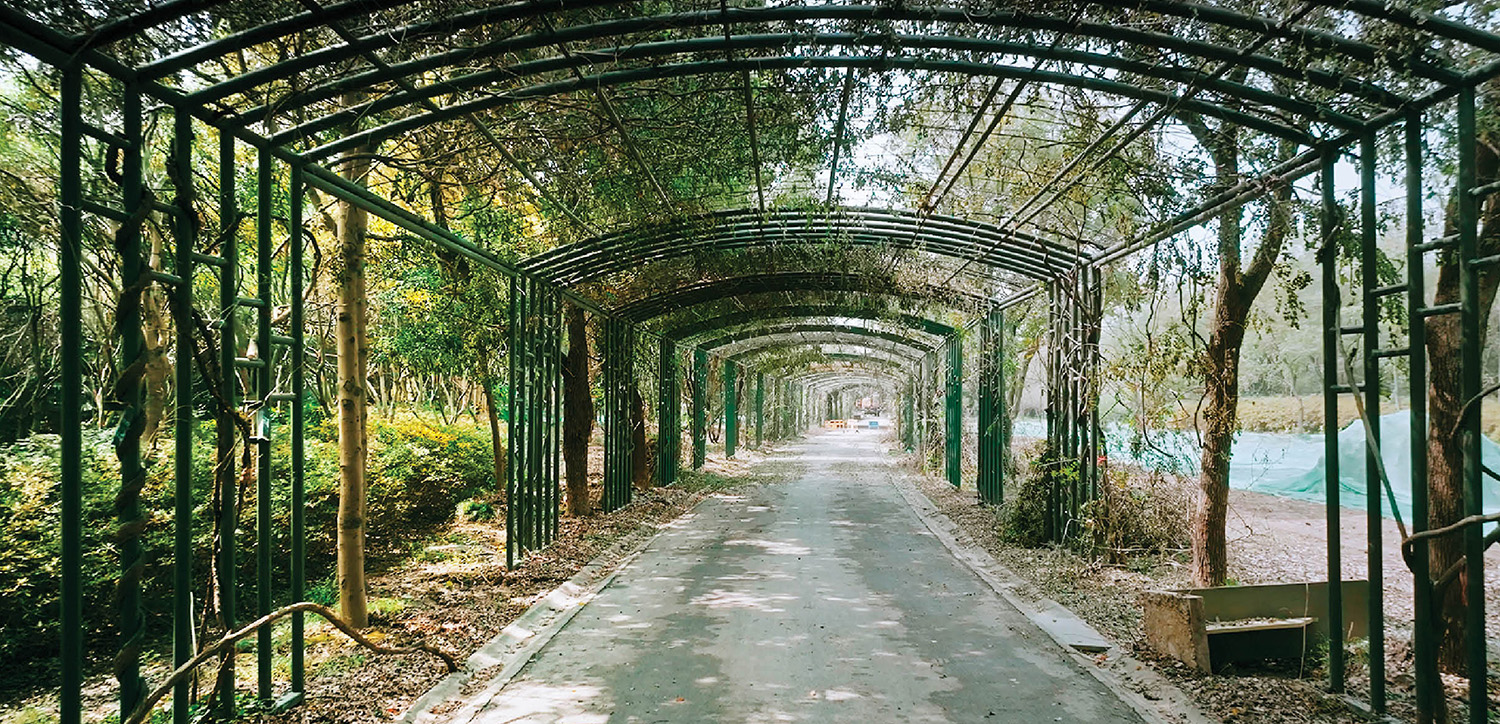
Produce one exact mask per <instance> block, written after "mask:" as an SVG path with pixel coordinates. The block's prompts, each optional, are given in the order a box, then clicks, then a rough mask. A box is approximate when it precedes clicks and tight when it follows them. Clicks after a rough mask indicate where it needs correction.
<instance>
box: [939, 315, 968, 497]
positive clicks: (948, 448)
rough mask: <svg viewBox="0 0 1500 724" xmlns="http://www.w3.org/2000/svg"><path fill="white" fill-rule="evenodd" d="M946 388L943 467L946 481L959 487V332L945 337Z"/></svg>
mask: <svg viewBox="0 0 1500 724" xmlns="http://www.w3.org/2000/svg"><path fill="white" fill-rule="evenodd" d="M944 347H945V349H946V351H947V357H948V364H947V367H946V371H947V381H948V386H947V391H946V392H945V394H944V395H943V411H944V414H943V432H944V440H945V443H944V446H943V460H944V465H943V470H944V474H945V476H946V477H947V479H948V484H949V485H952V486H953V487H955V488H957V487H959V484H960V483H962V482H963V474H964V470H963V447H964V343H963V338H962V337H961V336H958V335H955V336H953V337H949V338H948V342H947V344H946V345H944Z"/></svg>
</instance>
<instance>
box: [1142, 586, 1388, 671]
mask: <svg viewBox="0 0 1500 724" xmlns="http://www.w3.org/2000/svg"><path fill="white" fill-rule="evenodd" d="M1342 589H1343V595H1344V601H1343V611H1344V635H1345V639H1346V640H1347V639H1354V638H1363V637H1365V636H1367V635H1368V631H1369V625H1368V622H1369V618H1368V610H1369V609H1368V608H1367V602H1368V601H1369V596H1370V585H1369V582H1367V581H1344V582H1343V585H1342ZM1141 606H1142V609H1143V612H1142V613H1143V615H1142V619H1141V625H1142V628H1143V629H1144V633H1145V639H1146V645H1147V647H1149V648H1150V649H1151V650H1153V651H1155V652H1156V653H1158V654H1161V655H1162V656H1167V657H1170V658H1174V659H1177V660H1178V661H1181V662H1183V663H1185V664H1187V665H1188V666H1190V667H1192V668H1193V669H1196V670H1197V671H1200V672H1203V673H1209V672H1212V671H1214V670H1217V669H1220V668H1223V667H1224V666H1226V665H1229V664H1233V663H1239V662H1245V661H1263V660H1266V659H1283V658H1298V657H1302V656H1306V655H1307V654H1308V653H1310V652H1311V651H1313V650H1314V649H1315V648H1316V647H1317V645H1318V644H1320V643H1321V642H1324V641H1327V640H1328V584H1327V583H1324V582H1321V581H1320V582H1313V583H1282V584H1272V585H1263V586H1221V587H1218V588H1185V589H1176V590H1167V591H1147V592H1146V593H1143V594H1141Z"/></svg>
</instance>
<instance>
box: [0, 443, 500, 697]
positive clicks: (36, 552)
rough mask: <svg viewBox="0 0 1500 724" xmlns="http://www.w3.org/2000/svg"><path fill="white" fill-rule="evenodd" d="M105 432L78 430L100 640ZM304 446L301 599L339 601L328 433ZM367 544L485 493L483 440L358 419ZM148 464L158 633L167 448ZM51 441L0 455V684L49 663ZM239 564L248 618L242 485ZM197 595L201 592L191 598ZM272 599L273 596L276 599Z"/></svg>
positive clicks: (112, 463) (488, 458)
mask: <svg viewBox="0 0 1500 724" xmlns="http://www.w3.org/2000/svg"><path fill="white" fill-rule="evenodd" d="M287 431H288V428H287V427H285V426H276V427H274V428H273V433H272V434H273V438H272V476H271V479H272V481H273V485H272V510H273V513H272V515H273V518H272V531H273V534H272V540H271V545H272V546H273V548H274V550H273V551H272V554H271V555H272V560H274V561H276V562H277V568H276V569H275V576H276V580H277V582H278V585H285V580H286V579H285V568H284V566H285V563H284V562H285V561H286V560H288V558H289V556H290V550H291V490H290V486H289V485H288V484H287V481H289V480H291V440H290V437H289V436H288V435H287ZM111 432H112V431H108V430H93V429H89V430H85V438H84V442H85V444H84V460H83V476H84V480H83V488H84V510H83V536H84V537H83V551H84V560H83V581H84V591H83V595H84V612H85V620H86V626H87V628H88V633H89V637H88V638H89V640H91V641H95V642H101V643H108V642H111V641H112V640H113V639H112V637H111V636H109V635H108V634H109V633H110V632H111V631H112V630H113V629H114V628H115V622H116V620H117V618H118V614H117V613H116V611H115V608H114V606H113V603H112V601H113V597H114V591H115V587H116V585H117V582H118V580H119V573H118V570H117V569H118V567H119V565H120V564H119V555H118V552H117V551H118V549H117V548H116V545H115V542H114V533H115V529H116V527H117V524H116V522H115V517H114V516H115V513H114V496H115V494H116V492H117V491H118V490H119V484H120V483H119V465H118V462H117V461H116V458H115V454H114V450H113V448H112V447H111V446H110V435H111ZM309 433H310V434H309V435H308V436H307V440H306V445H305V449H306V455H305V457H304V461H305V463H304V465H305V467H304V469H305V472H306V478H305V480H306V487H305V490H306V504H305V505H304V507H303V510H304V514H305V518H306V536H305V538H304V540H305V542H306V545H307V570H308V578H309V580H310V581H315V582H316V583H314V584H313V585H312V586H311V588H310V590H309V591H308V598H309V599H310V600H313V601H316V602H319V603H323V604H325V605H331V604H332V603H334V602H335V601H336V600H337V586H336V582H335V581H334V580H333V577H332V575H331V573H330V570H331V568H332V564H333V553H334V534H335V530H336V526H335V523H336V520H337V512H338V470H339V467H338V446H337V442H336V437H337V436H336V434H335V431H334V429H333V427H332V424H331V421H329V422H325V423H324V424H322V425H320V426H318V427H315V428H310V430H309ZM370 433H371V437H372V440H371V451H370V465H369V472H368V475H369V483H370V488H369V498H368V506H369V536H370V538H371V540H372V541H373V542H377V543H378V542H379V541H381V540H389V541H394V540H399V539H403V538H406V537H409V536H410V534H411V532H412V531H413V530H420V529H421V528H422V527H430V526H432V525H435V524H438V523H441V522H443V521H445V520H447V519H449V517H450V516H452V515H453V512H454V510H455V507H456V506H457V504H458V502H459V501H460V500H464V499H466V498H477V497H482V496H483V495H484V494H486V493H489V492H492V491H493V490H494V485H495V484H494V467H493V457H492V453H491V448H490V440H489V434H488V430H484V429H481V428H475V427H465V426H461V425H439V424H434V423H430V422H426V421H423V420H420V419H418V418H415V417H411V416H402V417H397V418H396V419H393V420H387V419H382V418H374V419H372V420H371V421H370ZM213 437H214V430H213V426H212V425H198V426H197V430H196V434H195V436H194V440H193V485H192V491H191V493H190V494H191V496H192V500H193V504H194V514H193V521H194V523H193V550H194V551H195V556H196V557H195V560H194V561H193V562H192V565H193V567H194V570H195V571H199V572H203V571H207V570H208V558H207V557H208V555H209V551H210V550H211V549H212V541H211V533H212V526H213V518H214V512H213V511H212V510H211V509H210V505H211V501H212V497H213V495H212V486H213V466H214V441H213ZM158 449H159V450H161V451H163V452H162V453H161V454H160V455H158V456H157V457H156V458H155V460H154V463H153V464H152V465H151V467H150V470H149V472H148V475H147V481H146V486H145V489H144V490H143V491H142V503H141V504H142V508H143V509H144V510H145V511H146V520H147V526H146V530H145V533H144V536H143V539H142V547H143V549H144V552H145V560H146V571H145V574H144V576H143V601H144V606H145V613H146V620H147V627H148V628H147V632H148V634H153V635H154V634H164V633H165V629H164V627H165V625H166V621H167V620H168V618H167V616H166V612H167V606H168V604H169V602H170V598H171V573H172V538H173V526H172V510H173V500H174V497H173V485H172V479H171V477H172V468H173V466H172V460H171V451H172V450H173V449H174V445H172V443H171V441H170V440H163V441H161V442H160V443H159V445H158ZM59 462H60V461H59V440H58V437H57V436H56V435H33V436H31V437H29V438H26V439H24V440H22V441H20V442H17V443H14V444H11V445H6V446H3V447H0V604H3V605H0V672H9V671H11V670H12V669H18V668H19V667H29V666H30V665H31V663H32V662H34V661H35V660H37V659H42V658H46V657H50V656H53V655H55V653H56V647H57V628H56V621H57V597H58V583H59V580H60V576H61V568H60V565H61V564H60V557H61V531H60V508H59V505H60V503H59V499H58V471H59ZM240 499H241V500H243V501H245V502H246V504H247V507H246V509H242V510H240V523H239V532H240V535H239V538H238V542H239V566H238V567H237V574H238V576H239V580H240V582H241V584H242V587H241V590H240V592H239V595H240V597H241V604H240V607H241V610H252V609H251V607H252V606H253V603H252V602H253V595H254V591H253V586H252V585H251V584H253V582H254V580H255V569H254V562H255V559H256V542H255V540H254V538H253V537H252V535H251V534H250V531H252V530H253V525H254V515H255V511H254V509H253V507H250V506H253V501H254V500H255V491H254V485H253V482H252V483H247V484H246V487H245V489H244V490H242V491H240ZM199 595H201V592H199ZM277 595H284V594H283V593H280V592H278V594H277Z"/></svg>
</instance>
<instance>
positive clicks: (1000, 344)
mask: <svg viewBox="0 0 1500 724" xmlns="http://www.w3.org/2000/svg"><path fill="white" fill-rule="evenodd" d="M991 327H992V328H993V330H994V334H995V370H994V375H995V378H994V379H995V382H994V395H995V402H994V412H993V414H992V415H991V417H993V418H994V420H995V422H994V424H995V425H996V426H997V429H996V430H995V431H994V435H995V437H994V440H995V456H994V463H995V478H994V486H995V490H994V496H995V504H996V505H999V504H1001V503H1004V502H1005V464H1006V461H1007V460H1008V459H1009V457H1010V455H1009V451H1010V440H1009V439H1007V438H1006V436H1005V419H1006V414H1007V411H1006V409H1005V338H1006V327H1005V312H1004V311H996V312H994V314H993V321H992V322H991Z"/></svg>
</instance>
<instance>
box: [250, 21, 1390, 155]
mask: <svg viewBox="0 0 1500 724" xmlns="http://www.w3.org/2000/svg"><path fill="white" fill-rule="evenodd" d="M712 14H713V15H719V13H718V12H717V11H715V12H714V13H712ZM597 37H599V38H610V37H614V36H610V35H604V36H597ZM887 40H889V41H890V42H891V43H894V44H896V45H897V46H898V47H901V48H902V49H903V50H909V49H913V48H916V49H922V50H927V51H944V52H947V53H964V54H972V53H984V54H989V55H995V56H1019V57H1029V58H1033V59H1052V60H1060V61H1064V62H1068V63H1074V64H1079V65H1086V66H1089V67H1094V68H1108V69H1112V70H1115V71H1117V72H1120V73H1132V74H1140V75H1143V76H1145V77H1150V78H1155V79H1157V80H1161V81H1165V82H1174V83H1188V84H1193V83H1198V84H1202V85H1203V87H1204V88H1207V89H1209V90H1213V91H1215V92H1217V93H1220V94H1223V95H1225V96H1229V97H1232V98H1235V99H1236V100H1238V101H1240V102H1241V103H1244V104H1247V105H1251V106H1257V105H1258V106H1267V107H1271V108H1276V109H1279V110H1282V111H1285V112H1286V113H1289V114H1291V115H1293V116H1298V117H1304V118H1311V119H1318V120H1321V121H1324V122H1328V123H1332V124H1334V125H1336V126H1340V127H1342V128H1345V129H1351V128H1357V127H1359V126H1360V125H1361V124H1362V123H1363V121H1362V120H1361V119H1358V118H1355V117H1352V116H1347V115H1344V114H1342V113H1338V112H1336V111H1333V110H1332V109H1330V108H1327V107H1323V106H1319V105H1317V104H1312V103H1307V102H1303V101H1300V100H1297V99H1295V98H1293V97H1291V96H1283V95H1278V94H1276V93H1271V92H1268V91H1263V90H1260V89H1256V88H1253V87H1251V86H1246V85H1243V84H1239V83H1232V82H1228V81H1224V80H1221V79H1215V78H1212V77H1209V76H1206V75H1203V74H1201V73H1198V72H1197V71H1191V70H1187V69H1172V68H1170V67H1164V66H1159V65H1154V64H1151V63H1146V62H1142V61H1130V60H1126V59H1124V58H1122V57H1120V56H1117V55H1106V54H1099V53H1089V52H1084V51H1073V50H1062V49H1058V48H1055V47H1050V46H1037V45H1032V44H1029V43H1015V42H1009V41H1001V40H991V39H983V38H973V37H966V36H943V35H916V34H905V33H892V34H880V35H870V34H868V33H853V32H832V33H830V32H790V33H757V34H747V35H735V36H731V37H729V38H725V37H724V36H723V35H721V34H720V35H711V36H705V37H696V38H687V39H673V40H661V41H654V42H645V43H636V44H628V45H624V46H618V47H612V48H602V49H594V50H584V51H579V52H578V53H567V54H564V55H557V56H551V57H547V58H540V59H535V60H527V61H522V62H520V63H516V64H513V65H511V66H509V67H507V68H503V69H488V70H480V71H475V72H473V73H467V74H464V75H460V76H455V77H452V78H448V79H445V80H443V81H440V82H438V83H434V84H431V85H428V86H424V87H422V88H417V89H414V90H413V91H403V92H399V93H393V94H391V95H388V96H385V97H382V98H380V99H377V100H372V101H367V102H365V103H362V104H358V105H355V106H350V107H348V108H345V109H341V110H338V111H335V112H332V113H329V114H326V115H323V116H319V117H317V118H314V119H312V120H309V121H305V122H303V123H301V124H298V125H295V126H292V127H289V128H287V129H285V130H283V131H280V132H278V133H277V134H276V136H275V140H276V141H277V142H279V143H293V142H299V141H304V140H307V139H310V138H313V137H315V136H317V135H318V134H319V133H321V132H322V131H326V130H330V129H333V128H339V127H344V126H347V125H348V124H349V123H350V122H352V121H354V120H356V119H358V118H361V117H368V116H371V115H374V114H378V113H382V112H384V111H388V110H395V109H398V108H403V107H406V106H410V105H413V104H416V103H421V102H424V101H429V100H431V99H432V98H433V97H435V96H439V95H446V94H451V93H454V92H461V91H469V90H473V89H475V88H480V87H490V86H494V85H495V84H497V83H499V82H502V81H517V80H520V79H526V78H531V77H535V76H540V75H543V74H548V73H554V72H557V71H563V70H567V71H574V72H580V71H581V70H582V69H585V68H592V67H595V66H596V65H597V64H598V63H599V62H600V61H609V62H614V63H619V62H620V61H622V60H638V61H644V62H647V63H648V64H649V67H651V68H660V69H664V71H663V72H664V74H663V75H648V76H646V77H651V78H660V77H671V76H672V75H676V74H679V73H680V74H686V75H697V74H701V73H702V72H704V71H700V70H695V69H696V68H716V69H717V70H710V71H707V72H737V71H739V70H744V69H755V70H766V69H770V68H789V67H797V66H791V65H784V64H783V62H782V61H781V60H779V58H786V57H790V56H774V55H772V56H746V57H743V58H735V59H729V60H712V61H687V62H681V63H667V62H661V61H662V60H664V59H667V58H672V57H677V56H688V57H695V56H702V55H719V54H724V53H730V52H733V51H743V50H746V49H762V50H776V49H791V48H793V47H795V48H798V49H799V50H800V49H804V48H807V47H809V46H817V47H838V46H844V47H849V48H860V47H862V46H863V47H869V48H871V49H874V48H888V47H890V46H889V45H887V44H886V42H885V41H887ZM535 42H536V43H537V45H538V46H541V45H542V44H547V45H550V44H553V43H556V42H559V41H558V40H557V39H556V38H555V37H537V38H536V39H535ZM562 42H567V41H565V40H564V41H562ZM503 52H514V51H512V50H509V49H507V50H506V51H503ZM803 57H805V58H806V59H807V60H809V61H810V65H809V66H808V67H830V68H850V69H864V70H880V71H885V70H890V69H894V68H900V67H903V66H905V67H906V69H925V70H944V69H950V70H956V71H959V72H964V73H966V74H969V75H988V76H993V77H1009V78H1014V79H1024V80H1031V81H1041V82H1044V83H1051V84H1057V85H1064V86H1076V87H1080V88H1089V89H1092V90H1098V91H1101V92H1106V93H1112V94H1114V95H1119V96H1122V97H1129V98H1135V99H1137V100H1155V101H1158V102H1162V103H1176V104H1180V105H1182V106H1183V107H1185V108H1189V109H1191V110H1194V111H1196V112H1199V113H1202V114H1204V115H1206V116H1210V117H1214V118H1219V119H1221V120H1225V121H1228V122H1230V123H1236V124H1238V125H1242V126H1244V127H1246V128H1255V129H1257V130H1261V131H1263V132H1265V133H1268V134H1270V135H1272V136H1277V137H1283V138H1287V139H1289V140H1294V141H1300V140H1301V139H1305V138H1306V136H1305V135H1304V134H1303V133H1302V132H1300V131H1298V130H1297V129H1296V128H1295V127H1293V126H1288V125H1286V124H1283V123H1281V122H1279V121H1276V120H1273V119H1272V118H1271V117H1263V116H1259V115H1254V114H1251V113H1247V112H1244V111H1240V110H1237V109H1234V108H1231V107H1229V106H1227V105H1221V104H1218V103H1213V102H1209V101H1200V100H1195V99H1192V98H1187V97H1183V96H1179V95H1178V94H1176V93H1172V92H1169V91H1161V90H1152V89H1146V88H1141V87H1135V86H1132V85H1130V84H1128V83H1123V82H1120V81H1115V80H1109V79H1104V78H1090V77H1088V76H1084V75H1081V74H1075V73H1067V72H1056V71H1045V70H1040V69H1039V68H1035V67H1033V68H1022V67H1016V66H1010V65H1000V64H991V63H984V62H975V61H961V60H951V59H941V58H933V59H923V58H919V57H915V56H901V57H889V56H861V55H858V54H850V55H831V56H821V57H820V56H813V55H807V56H803ZM879 57H884V59H885V60H887V61H889V64H887V65H884V66H882V65H881V64H875V63H871V62H870V61H873V60H876V59H877V58H879ZM830 61H831V62H830ZM908 64H910V65H908ZM666 69H673V70H666ZM684 69H686V70H684ZM640 70H643V69H642V68H631V69H617V70H609V71H603V72H600V73H597V74H594V75H591V76H582V77H581V78H574V79H572V82H561V81H551V82H541V83H536V84H534V85H531V86H526V87H517V88H514V89H512V90H501V91H494V92H491V93H489V94H486V97H485V98H484V102H476V101H461V102H459V103H457V104H454V106H449V108H453V107H463V108H465V111H464V112H465V113H468V112H481V111H486V110H491V109H494V108H499V107H502V106H504V105H506V104H508V103H510V102H513V100H512V99H515V98H537V97H542V96H545V95H551V94H554V93H559V92H562V93H565V92H569V90H568V89H573V88H578V87H580V86H579V81H580V80H582V81H583V86H582V87H587V88H592V87H596V86H598V87H607V86H613V85H617V84H619V83H621V82H632V81H631V80H623V81H622V80H619V79H634V78H635V74H636V73H637V72H639V71H640ZM401 77H409V76H405V75H403V76H401ZM360 85H361V86H365V85H368V83H363V82H362V83H360ZM307 102H311V100H307V101H302V102H300V103H299V100H298V99H289V103H291V104H292V105H305V103H307ZM268 110H271V109H269V108H247V109H243V111H244V115H243V116H242V118H244V119H250V120H258V119H260V118H263V117H264V116H265V112H266V111H268ZM1384 110H1389V108H1385V109H1384ZM449 117H451V116H450V115H449V114H448V113H445V112H444V111H442V110H439V111H432V110H428V111H425V112H421V113H417V114H415V115H413V116H410V117H408V119H409V120H412V121H413V122H414V124H415V125H407V124H405V123H402V122H391V123H387V124H384V125H382V126H377V127H375V128H372V129H369V131H367V132H361V133H359V134H353V135H352V136H351V138H352V139H354V140H353V141H352V142H351V145H355V146H357V145H363V144H364V143H366V142H370V141H379V140H382V139H383V138H387V137H389V136H391V135H395V134H396V133H401V132H404V131H405V130H411V129H412V128H417V127H421V126H423V125H428V124H430V123H432V122H438V121H442V120H446V119H447V118H449ZM348 147H350V146H349V145H344V146H340V145H338V144H326V145H324V146H322V147H320V149H321V150H318V151H315V152H314V153H316V154H318V155H332V154H335V153H338V152H339V151H341V150H343V149H344V148H348Z"/></svg>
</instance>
